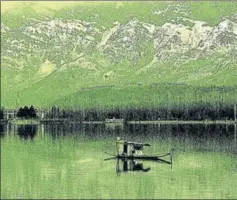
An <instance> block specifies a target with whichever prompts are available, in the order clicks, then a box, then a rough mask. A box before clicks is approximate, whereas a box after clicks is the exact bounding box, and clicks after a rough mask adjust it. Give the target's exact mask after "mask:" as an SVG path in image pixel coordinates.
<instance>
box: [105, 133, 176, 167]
mask: <svg viewBox="0 0 237 200" xmlns="http://www.w3.org/2000/svg"><path fill="white" fill-rule="evenodd" d="M144 146H150V144H146V143H138V142H130V141H123V140H120V138H117V142H116V147H117V155H111V156H113V157H110V158H106V159H104V160H111V159H122V160H150V161H156V162H162V163H167V164H173V152H174V149H172V150H171V152H170V153H166V154H162V155H144V154H143V152H142V150H143V147H144ZM105 153H106V152H105ZM107 154H108V153H107ZM109 155H110V154H109ZM167 156H170V161H167V160H164V159H163V157H167Z"/></svg>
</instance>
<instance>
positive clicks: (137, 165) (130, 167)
mask: <svg viewBox="0 0 237 200" xmlns="http://www.w3.org/2000/svg"><path fill="white" fill-rule="evenodd" d="M150 170H151V167H144V165H143V161H142V160H134V159H129V160H123V159H117V164H116V173H117V175H120V173H122V172H124V173H127V172H148V171H150Z"/></svg>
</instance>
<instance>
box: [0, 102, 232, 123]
mask: <svg viewBox="0 0 237 200" xmlns="http://www.w3.org/2000/svg"><path fill="white" fill-rule="evenodd" d="M113 117H114V118H122V119H124V120H125V121H133V120H135V121H152V120H231V119H232V120H233V119H235V117H236V106H235V105H233V104H223V103H218V104H208V103H200V104H194V105H181V106H169V107H165V106H163V107H153V108H145V107H128V108H110V109H100V108H87V109H77V110H74V109H65V108H64V109H62V108H59V107H57V106H52V107H51V108H50V109H48V110H47V111H46V113H45V117H44V118H46V119H68V120H76V121H105V119H111V118H113ZM3 118H4V116H3V109H0V119H3ZM17 118H23V119H29V118H37V115H36V110H35V108H34V106H33V105H31V106H30V107H27V106H25V107H23V108H22V107H20V108H19V110H18V112H17Z"/></svg>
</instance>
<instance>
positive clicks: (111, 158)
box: [104, 156, 117, 161]
mask: <svg viewBox="0 0 237 200" xmlns="http://www.w3.org/2000/svg"><path fill="white" fill-rule="evenodd" d="M115 158H117V156H114V157H110V158H105V159H104V160H105V161H106V160H113V159H115Z"/></svg>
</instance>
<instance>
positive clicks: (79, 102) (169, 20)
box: [1, 2, 237, 108]
mask: <svg viewBox="0 0 237 200" xmlns="http://www.w3.org/2000/svg"><path fill="white" fill-rule="evenodd" d="M41 3H42V2H41ZM4 5H5V4H3V8H2V9H3V10H4ZM6 5H7V3H6ZM42 5H43V6H42ZM6 7H7V6H6ZM38 8H39V7H37V4H35V3H25V4H22V5H21V6H19V8H18V9H17V11H16V10H13V9H12V10H11V9H9V10H7V11H4V12H3V13H2V24H1V27H2V34H1V38H2V44H1V55H2V65H1V69H2V77H1V87H2V106H3V107H6V108H15V107H16V99H17V93H18V92H19V96H20V101H19V103H20V106H24V105H30V104H34V105H35V106H36V107H42V108H47V107H50V106H52V105H57V106H60V107H67V108H68V107H70V108H75V107H101V108H103V107H113V106H115V107H130V106H135V107H136V106H143V105H147V106H160V105H162V106H164V105H165V104H179V103H184V102H185V103H186V104H189V105H192V104H193V103H200V101H204V102H207V103H212V104H215V103H216V102H222V103H225V104H229V103H231V104H232V103H235V102H236V99H237V98H236V94H237V92H236V90H237V89H236V88H237V86H236V80H237V74H236V73H237V65H236V63H237V62H236V58H237V55H236V52H237V51H236V45H237V39H236V33H237V31H236V30H237V17H236V13H237V4H236V3H235V2H203V3H202V4H200V3H198V2H177V3H175V2H103V3H86V2H85V3H83V2H81V3H80V2H79V3H78V4H77V3H75V4H72V5H69V4H68V6H67V5H66V6H64V7H61V8H57V9H56V6H55V9H54V7H53V6H52V5H51V6H50V7H49V6H48V7H47V3H45V5H44V4H41V7H40V8H41V9H38ZM36 9H38V11H37V12H35V10H36ZM111 14H112V15H111ZM215 86H217V87H218V88H217V89H215V88H214V89H211V91H210V89H208V88H210V87H212V88H213V87H215ZM205 88H207V89H205ZM168 96H169V97H168Z"/></svg>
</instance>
